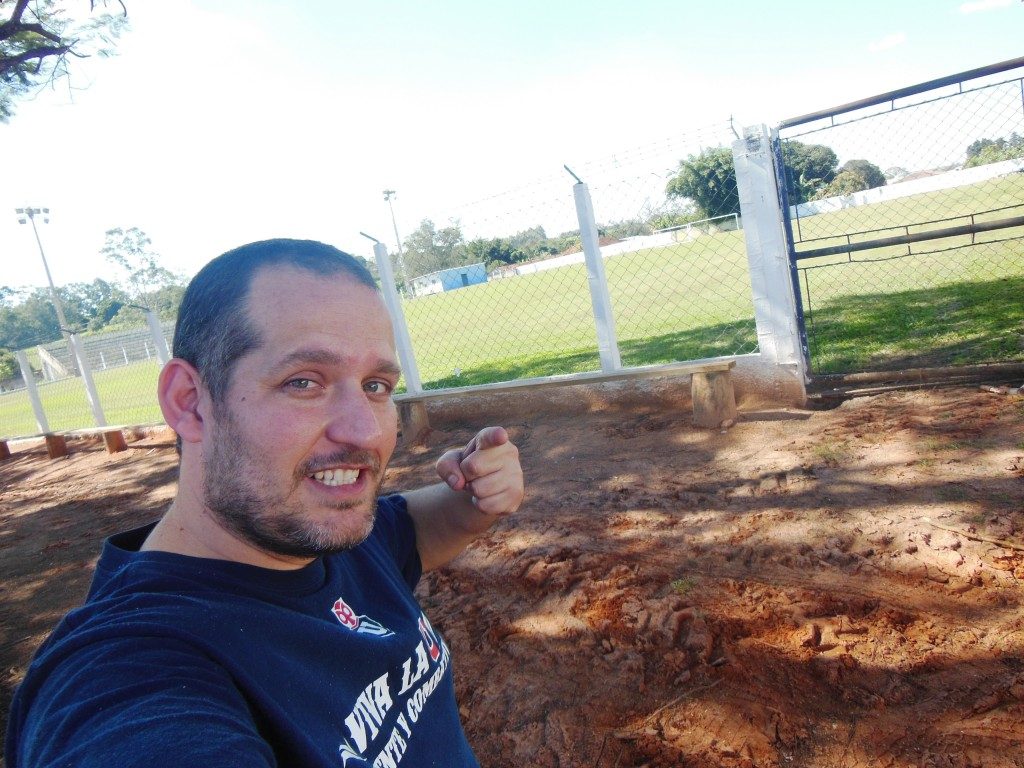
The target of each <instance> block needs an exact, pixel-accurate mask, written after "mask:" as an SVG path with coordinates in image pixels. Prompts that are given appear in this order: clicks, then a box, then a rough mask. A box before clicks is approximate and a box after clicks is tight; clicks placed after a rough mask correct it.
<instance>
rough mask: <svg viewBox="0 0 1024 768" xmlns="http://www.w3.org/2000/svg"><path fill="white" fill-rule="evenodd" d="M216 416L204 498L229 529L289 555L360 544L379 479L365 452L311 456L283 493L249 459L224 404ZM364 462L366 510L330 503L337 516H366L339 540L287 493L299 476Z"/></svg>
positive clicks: (355, 505) (326, 551)
mask: <svg viewBox="0 0 1024 768" xmlns="http://www.w3.org/2000/svg"><path fill="white" fill-rule="evenodd" d="M222 410H223V411H225V412H224V413H220V414H218V421H219V424H218V426H217V429H216V433H215V434H214V435H213V440H212V441H211V442H212V446H211V450H210V451H209V452H208V453H207V454H206V456H205V457H204V461H203V463H204V467H203V470H204V486H203V497H204V502H205V504H206V507H207V508H208V509H209V510H210V512H211V513H212V514H213V515H214V516H215V517H216V518H217V520H218V521H219V522H220V523H221V524H222V525H223V526H224V527H225V528H226V529H228V530H229V531H231V532H232V533H234V534H235V535H236V536H238V537H239V538H241V539H242V540H244V541H246V542H248V543H250V544H252V545H253V546H255V547H256V548H258V549H260V550H262V551H264V552H268V553H272V554H276V555H284V556H288V557H318V556H320V555H327V554H332V553H335V552H342V551H344V550H347V549H351V548H352V547H355V546H357V545H358V544H360V543H362V542H363V541H364V540H365V539H366V537H367V536H369V535H370V531H371V530H372V528H373V523H374V520H375V519H376V514H377V494H378V492H379V490H380V484H381V482H382V480H383V472H382V471H381V467H380V462H379V461H378V460H377V458H376V457H375V456H373V455H372V454H370V453H369V452H366V451H346V450H339V451H336V452H334V453H332V454H330V455H326V456H318V457H314V458H313V459H310V460H308V461H306V462H304V463H303V465H302V466H300V467H299V468H298V469H297V470H296V472H295V474H294V475H293V478H292V484H291V487H290V488H289V489H288V490H287V492H285V493H282V492H281V491H280V490H279V489H274V488H272V487H271V484H272V482H273V481H272V477H273V474H272V473H271V472H269V471H267V472H263V471H261V469H262V468H261V467H260V466H259V465H258V464H254V463H253V462H252V461H251V459H252V456H253V455H254V451H253V450H252V445H251V443H249V442H248V441H247V440H246V438H245V437H243V436H242V435H241V434H240V430H239V429H238V426H237V422H236V421H235V419H234V416H233V415H232V414H231V413H230V412H228V410H227V409H226V408H224V409H222ZM348 463H354V464H363V465H368V466H369V467H370V471H372V472H373V473H374V475H375V476H376V483H377V486H376V488H374V493H373V495H372V497H371V499H370V501H369V509H368V510H365V511H364V512H359V511H357V510H358V508H359V507H361V506H363V505H365V504H366V502H347V503H343V504H337V505H334V508H335V509H336V510H337V511H338V513H339V514H346V513H347V512H350V511H351V513H353V514H365V515H366V516H367V520H366V524H365V525H364V526H363V529H362V530H361V533H360V534H359V535H358V536H354V535H347V536H344V537H341V538H340V539H339V537H338V534H337V532H336V531H335V530H333V528H332V527H331V526H330V525H328V524H325V523H320V522H316V521H313V520H311V519H308V517H307V515H306V509H305V507H304V506H302V505H301V504H299V503H298V502H297V501H296V500H292V501H288V500H287V497H288V496H289V495H291V494H292V493H293V492H294V491H295V490H297V489H298V487H299V483H301V482H302V480H303V479H304V478H305V477H306V476H308V475H310V474H312V473H313V472H316V471H318V470H320V469H325V468H328V467H334V466H337V465H339V464H348Z"/></svg>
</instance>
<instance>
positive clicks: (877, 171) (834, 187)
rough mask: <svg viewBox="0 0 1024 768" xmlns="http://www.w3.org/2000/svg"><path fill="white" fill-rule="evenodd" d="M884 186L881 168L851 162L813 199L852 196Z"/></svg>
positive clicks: (844, 165) (860, 161) (861, 161)
mask: <svg viewBox="0 0 1024 768" xmlns="http://www.w3.org/2000/svg"><path fill="white" fill-rule="evenodd" d="M884 186H885V174H884V173H882V169H881V168H879V167H878V166H877V165H875V164H874V163H870V162H868V161H867V160H850V161H848V162H846V163H844V164H843V167H842V168H840V169H839V173H838V174H836V177H835V178H834V179H832V181H830V182H829V183H828V184H826V185H825V186H824V187H822V188H821V189H819V190H818V192H817V194H815V195H814V197H813V198H812V199H814V200H822V199H824V198H826V197H838V196H840V195H852V194H853V193H854V192H863V191H864V190H865V189H873V188H874V187H884Z"/></svg>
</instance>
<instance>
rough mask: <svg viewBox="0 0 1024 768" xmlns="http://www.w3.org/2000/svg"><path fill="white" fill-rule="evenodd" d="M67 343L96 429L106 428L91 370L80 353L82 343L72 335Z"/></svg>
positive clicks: (86, 360)
mask: <svg viewBox="0 0 1024 768" xmlns="http://www.w3.org/2000/svg"><path fill="white" fill-rule="evenodd" d="M68 342H69V343H70V344H71V351H72V353H73V354H74V356H75V360H76V361H77V362H78V370H79V372H80V373H81V375H82V383H83V384H85V396H86V397H87V398H88V400H89V407H90V408H91V409H92V417H93V418H94V419H95V420H96V426H97V427H105V426H107V419H106V417H105V416H104V415H103V408H102V406H101V405H100V396H99V394H98V393H97V392H96V383H95V382H94V381H93V380H92V369H91V368H89V361H88V359H87V358H86V356H85V354H84V352H83V351H82V343H81V342H80V341H79V340H78V336H76V335H75V334H73V333H72V334H70V335H69V336H68Z"/></svg>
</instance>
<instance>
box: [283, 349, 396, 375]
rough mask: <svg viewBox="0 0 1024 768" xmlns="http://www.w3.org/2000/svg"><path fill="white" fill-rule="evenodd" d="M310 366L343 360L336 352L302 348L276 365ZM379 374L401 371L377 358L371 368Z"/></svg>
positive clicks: (386, 360) (338, 363)
mask: <svg viewBox="0 0 1024 768" xmlns="http://www.w3.org/2000/svg"><path fill="white" fill-rule="evenodd" d="M300 363H301V364H312V365H335V366H337V365H344V363H345V358H344V357H342V356H341V355H340V354H338V353H337V352H334V351H332V350H330V349H322V348H304V349H297V350H295V351H294V352H291V353H289V354H287V355H285V356H284V357H283V358H281V359H280V360H279V361H278V363H277V367H278V368H288V367H290V366H293V365H296V364H300ZM373 367H374V368H375V369H376V370H377V371H379V372H380V373H386V374H393V375H395V376H401V375H402V369H401V367H400V366H398V365H397V364H396V363H395V362H394V361H393V360H388V359H387V358H385V357H382V358H378V360H377V361H376V364H375V365H374V366H373Z"/></svg>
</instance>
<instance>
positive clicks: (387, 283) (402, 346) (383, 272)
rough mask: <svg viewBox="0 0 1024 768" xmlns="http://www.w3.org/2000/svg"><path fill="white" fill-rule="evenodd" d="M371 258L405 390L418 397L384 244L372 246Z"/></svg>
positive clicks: (405, 328)
mask: <svg viewBox="0 0 1024 768" xmlns="http://www.w3.org/2000/svg"><path fill="white" fill-rule="evenodd" d="M373 258H374V260H375V261H376V262H377V274H378V275H380V288H381V293H382V294H383V295H384V303H385V304H386V305H387V308H388V313H389V314H390V315H391V327H392V329H393V330H394V332H395V346H396V347H397V352H398V361H399V362H400V363H401V364H402V375H403V376H404V377H405V388H406V391H407V392H408V393H409V394H410V395H418V394H420V393H421V392H422V391H423V384H422V383H421V382H420V371H419V368H417V367H416V356H415V355H414V354H413V350H412V339H411V338H410V337H409V327H408V326H407V325H406V322H405V313H404V312H402V302H401V300H400V299H399V297H398V290H397V289H396V288H395V271H394V270H393V269H392V268H391V257H390V256H388V249H387V246H385V245H384V243H374V244H373Z"/></svg>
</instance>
